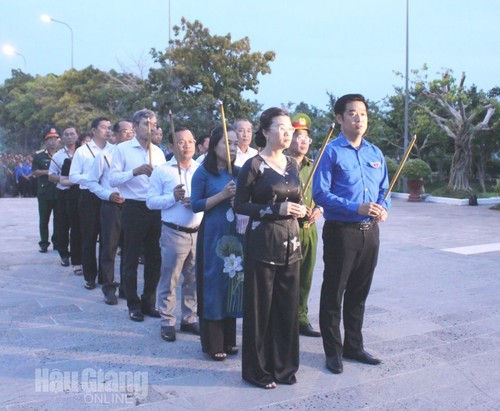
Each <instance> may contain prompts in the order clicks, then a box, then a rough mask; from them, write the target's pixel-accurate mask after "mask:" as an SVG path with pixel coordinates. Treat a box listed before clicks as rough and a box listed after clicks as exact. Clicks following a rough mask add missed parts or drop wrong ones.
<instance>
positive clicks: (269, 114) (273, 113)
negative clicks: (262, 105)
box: [255, 107, 289, 147]
mask: <svg viewBox="0 0 500 411" xmlns="http://www.w3.org/2000/svg"><path fill="white" fill-rule="evenodd" d="M288 115H289V114H288V111H286V110H285V109H284V108H279V107H271V108H268V109H267V110H265V111H263V112H262V114H261V115H260V119H259V128H258V129H257V132H256V133H255V144H256V145H257V147H265V146H266V137H265V136H264V133H263V131H264V130H269V128H270V127H271V124H272V123H273V120H274V118H275V117H279V116H288Z"/></svg>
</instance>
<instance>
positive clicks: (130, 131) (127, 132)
mask: <svg viewBox="0 0 500 411" xmlns="http://www.w3.org/2000/svg"><path fill="white" fill-rule="evenodd" d="M120 133H122V134H134V130H120Z"/></svg>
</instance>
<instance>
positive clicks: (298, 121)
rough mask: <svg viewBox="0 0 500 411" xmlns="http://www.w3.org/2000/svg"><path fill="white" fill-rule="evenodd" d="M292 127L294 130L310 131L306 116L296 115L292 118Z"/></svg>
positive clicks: (302, 114) (308, 119) (309, 122)
mask: <svg viewBox="0 0 500 411" xmlns="http://www.w3.org/2000/svg"><path fill="white" fill-rule="evenodd" d="M292 127H293V128H295V129H296V130H307V131H311V119H310V118H309V116H308V115H307V114H304V113H297V114H295V115H294V116H293V117H292Z"/></svg>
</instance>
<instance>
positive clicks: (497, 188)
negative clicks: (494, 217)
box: [493, 179, 500, 196]
mask: <svg viewBox="0 0 500 411" xmlns="http://www.w3.org/2000/svg"><path fill="white" fill-rule="evenodd" d="M493 191H494V192H495V193H496V195H498V196H500V179H497V185H496V186H495V187H493Z"/></svg>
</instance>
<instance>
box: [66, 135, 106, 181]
mask: <svg viewBox="0 0 500 411" xmlns="http://www.w3.org/2000/svg"><path fill="white" fill-rule="evenodd" d="M111 146H112V144H110V143H108V142H107V141H106V144H105V145H104V148H100V147H99V146H98V145H97V144H96V143H95V142H94V140H91V141H90V142H89V143H87V144H84V145H83V146H80V147H78V148H77V149H76V151H75V155H74V156H73V161H72V162H71V168H70V170H69V181H71V182H72V183H73V184H80V189H81V190H88V186H87V178H88V177H87V174H88V172H89V170H90V167H92V163H93V162H94V159H95V158H96V157H97V155H98V154H99V153H100V152H101V151H103V150H107V149H108V148H109V147H111Z"/></svg>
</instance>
